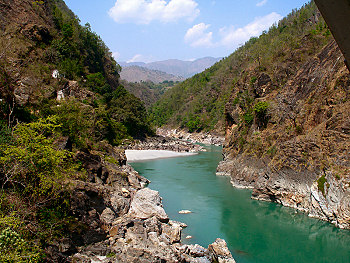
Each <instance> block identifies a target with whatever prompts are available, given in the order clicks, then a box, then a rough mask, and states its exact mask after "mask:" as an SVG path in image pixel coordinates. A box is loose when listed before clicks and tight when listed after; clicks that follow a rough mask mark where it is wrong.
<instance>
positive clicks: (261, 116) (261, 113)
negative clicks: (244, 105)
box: [253, 101, 269, 128]
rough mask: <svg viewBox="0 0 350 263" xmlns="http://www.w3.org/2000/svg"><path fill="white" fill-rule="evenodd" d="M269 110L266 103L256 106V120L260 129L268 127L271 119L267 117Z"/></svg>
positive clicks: (260, 102)
mask: <svg viewBox="0 0 350 263" xmlns="http://www.w3.org/2000/svg"><path fill="white" fill-rule="evenodd" d="M268 108H269V103H268V102H266V101H259V102H258V103H256V104H255V105H254V108H253V110H254V114H255V118H256V122H257V125H258V126H259V127H260V128H263V127H266V125H267V123H268V121H269V118H268V116H267V110H268Z"/></svg>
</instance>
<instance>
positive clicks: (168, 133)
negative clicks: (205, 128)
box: [157, 128, 225, 146]
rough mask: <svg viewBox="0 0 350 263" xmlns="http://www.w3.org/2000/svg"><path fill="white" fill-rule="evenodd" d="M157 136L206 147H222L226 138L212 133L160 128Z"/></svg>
mask: <svg viewBox="0 0 350 263" xmlns="http://www.w3.org/2000/svg"><path fill="white" fill-rule="evenodd" d="M157 135H158V136H162V137H165V138H173V139H176V140H181V141H189V142H191V143H202V144H206V145H215V146H222V145H223V144H224V142H225V137H224V136H221V135H219V134H214V133H210V132H199V133H189V132H187V131H184V130H181V129H168V128H158V129H157Z"/></svg>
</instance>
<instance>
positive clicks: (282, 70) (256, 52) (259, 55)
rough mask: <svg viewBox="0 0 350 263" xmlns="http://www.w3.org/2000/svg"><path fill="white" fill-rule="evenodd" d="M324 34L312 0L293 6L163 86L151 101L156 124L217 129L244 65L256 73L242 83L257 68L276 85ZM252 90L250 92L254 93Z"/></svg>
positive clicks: (324, 41) (221, 127)
mask: <svg viewBox="0 0 350 263" xmlns="http://www.w3.org/2000/svg"><path fill="white" fill-rule="evenodd" d="M330 39H331V36H330V32H329V30H328V29H327V27H326V25H325V23H324V21H323V19H322V18H321V17H320V14H319V12H318V10H317V9H316V6H315V4H313V3H312V4H308V5H306V6H305V7H303V8H302V9H301V10H298V11H297V10H294V11H293V12H292V13H291V14H289V15H288V16H287V17H286V18H284V19H283V20H281V21H280V22H279V23H278V24H277V25H274V26H272V27H271V28H270V30H269V31H268V32H264V33H263V34H262V35H261V36H260V37H258V38H255V37H254V38H251V39H250V40H249V41H248V42H247V43H245V45H244V46H242V47H240V48H239V49H237V50H236V51H235V52H234V53H233V54H231V55H230V56H229V57H227V58H225V59H223V60H221V61H220V62H218V63H216V64H215V65H214V66H212V67H211V68H209V69H207V70H205V71H204V72H203V73H200V74H197V75H195V76H194V77H192V78H190V79H187V80H186V81H184V82H183V83H181V84H179V85H178V86H176V87H174V88H173V89H171V90H169V91H168V92H166V93H165V94H164V96H163V97H162V99H161V100H160V101H159V102H158V103H157V104H156V105H155V107H154V111H153V113H154V119H155V121H156V123H157V124H158V125H164V124H170V125H171V126H180V127H183V128H188V129H189V130H191V131H195V130H203V129H204V130H213V129H217V130H221V131H223V130H224V126H225V124H224V123H225V122H224V108H225V104H226V103H227V102H228V99H229V97H230V96H231V93H232V92H237V89H236V86H237V85H236V84H237V83H238V82H239V81H243V79H244V78H245V77H246V75H247V74H248V73H247V72H248V71H255V72H256V74H255V75H252V76H251V79H249V80H246V79H244V81H246V86H247V89H248V88H249V86H252V85H254V84H255V83H256V81H257V77H258V76H259V75H260V74H261V73H266V74H267V75H268V76H270V78H272V80H273V81H274V85H275V86H277V87H282V86H283V85H285V83H286V82H287V81H288V79H289V78H290V77H291V76H294V75H295V74H296V72H297V70H298V69H299V68H300V67H301V66H302V65H303V64H304V63H306V62H307V61H308V59H310V58H311V57H312V56H314V55H315V54H317V52H319V51H320V50H321V49H322V48H323V47H324V46H325V45H326V44H327V43H328V41H329V40H330ZM261 81H265V80H263V79H261V80H260V82H261ZM257 96H259V95H258V94H257V95H255V94H253V97H254V98H255V97H257Z"/></svg>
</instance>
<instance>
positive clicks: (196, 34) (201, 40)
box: [185, 23, 213, 47]
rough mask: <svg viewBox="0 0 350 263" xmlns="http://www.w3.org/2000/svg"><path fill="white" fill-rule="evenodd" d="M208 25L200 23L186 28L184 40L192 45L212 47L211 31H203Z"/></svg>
mask: <svg viewBox="0 0 350 263" xmlns="http://www.w3.org/2000/svg"><path fill="white" fill-rule="evenodd" d="M209 27H210V25H206V24H204V23H200V24H197V25H194V26H193V27H191V28H190V29H188V30H187V32H186V35H185V41H186V42H187V43H189V44H190V45H191V46H192V47H212V46H213V32H205V31H206V30H207V29H208V28H209Z"/></svg>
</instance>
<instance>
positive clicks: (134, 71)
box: [120, 66, 185, 83]
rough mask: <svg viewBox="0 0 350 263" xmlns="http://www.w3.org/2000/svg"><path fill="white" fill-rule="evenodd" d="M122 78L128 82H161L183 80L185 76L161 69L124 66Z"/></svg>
mask: <svg viewBox="0 0 350 263" xmlns="http://www.w3.org/2000/svg"><path fill="white" fill-rule="evenodd" d="M120 78H121V79H123V80H126V81H128V82H141V81H151V82H153V83H161V82H163V81H166V80H167V81H174V82H176V81H183V80H185V78H184V77H180V76H175V75H172V74H168V73H165V72H163V71H159V70H152V69H148V68H145V67H140V66H129V67H123V69H122V72H121V73H120Z"/></svg>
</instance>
